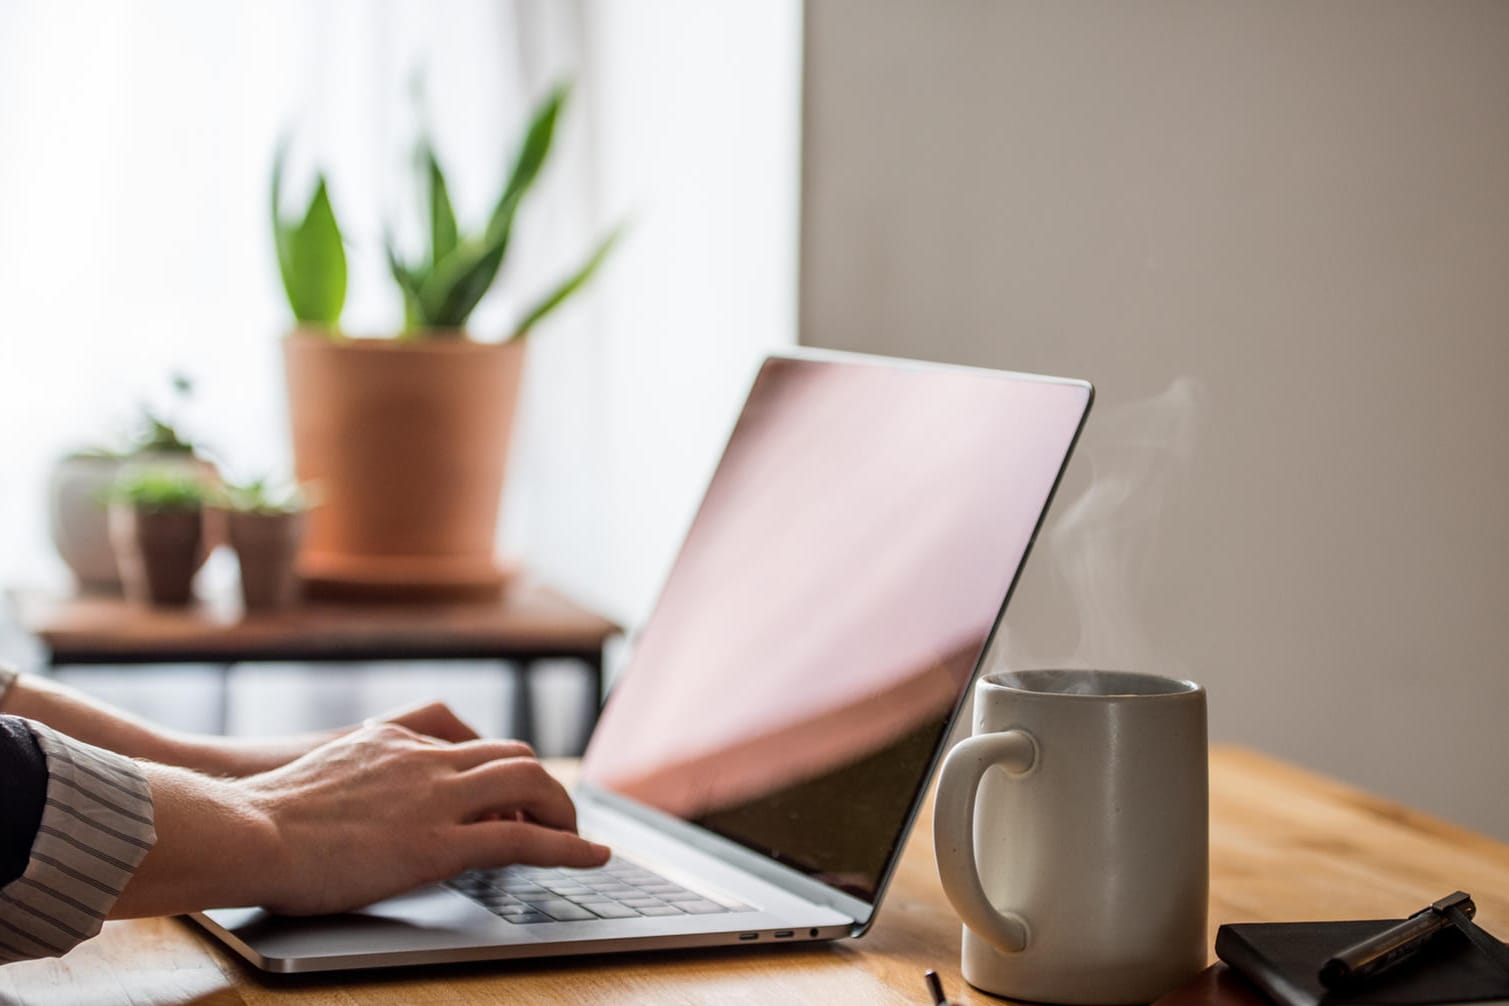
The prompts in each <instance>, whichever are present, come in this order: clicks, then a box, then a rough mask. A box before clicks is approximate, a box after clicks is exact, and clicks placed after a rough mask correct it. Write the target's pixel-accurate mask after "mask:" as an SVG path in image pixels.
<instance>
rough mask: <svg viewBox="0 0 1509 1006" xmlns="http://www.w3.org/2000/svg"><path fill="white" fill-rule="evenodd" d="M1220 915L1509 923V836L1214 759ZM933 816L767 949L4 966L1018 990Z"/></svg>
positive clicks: (197, 956) (518, 990)
mask: <svg viewBox="0 0 1509 1006" xmlns="http://www.w3.org/2000/svg"><path fill="white" fill-rule="evenodd" d="M1210 828H1211V830H1210V836H1211V918H1210V932H1211V938H1212V941H1213V940H1214V936H1215V929H1216V927H1217V926H1218V925H1220V924H1222V923H1226V922H1240V921H1282V920H1301V919H1309V920H1321V919H1344V918H1386V917H1395V916H1402V915H1405V914H1408V913H1410V912H1412V911H1414V910H1416V909H1418V908H1420V907H1422V906H1423V905H1425V904H1427V903H1429V902H1430V901H1433V900H1435V899H1436V898H1439V897H1441V896H1442V895H1444V894H1447V893H1449V892H1451V891H1452V890H1456V889H1462V890H1466V891H1469V892H1471V893H1472V894H1473V896H1474V897H1475V899H1476V901H1477V903H1478V908H1479V911H1478V921H1479V922H1481V923H1482V924H1483V925H1484V926H1485V927H1486V928H1487V929H1488V930H1489V931H1491V932H1496V933H1500V934H1502V933H1505V932H1509V845H1506V844H1505V843H1502V842H1498V841H1495V840H1493V839H1489V838H1486V837H1484V836H1481V835H1478V834H1475V833H1473V832H1470V831H1467V830H1465V829H1462V828H1457V827H1454V826H1452V825H1448V824H1445V823H1442V822H1440V821H1438V820H1435V819H1433V818H1430V817H1428V816H1426V815H1424V814H1419V813H1416V812H1414V811H1412V810H1410V809H1408V808H1405V807H1402V806H1400V805H1398V804H1395V803H1391V802H1389V801H1387V800H1383V799H1380V798H1377V797H1374V796H1371V795H1369V794H1367V793H1364V792H1361V791H1359V790H1357V789H1354V788H1351V787H1348V786H1345V785H1342V784H1341V783H1338V782H1334V781H1332V780H1329V779H1326V778H1323V777H1321V776H1317V775H1315V774H1312V773H1309V772H1306V771H1304V770H1301V769H1298V768H1295V767H1293V766H1290V765H1287V764H1284V763H1282V762H1279V761H1275V760H1273V759H1271V758H1268V757H1265V756H1263V755H1259V754H1256V753H1254V752H1251V751H1246V750H1242V749H1236V748H1217V749H1216V750H1215V751H1214V752H1213V753H1212V758H1211V825H1210ZM930 831H931V821H930V819H929V817H928V816H926V815H924V817H923V819H922V820H921V821H920V822H919V823H918V827H917V829H916V831H915V832H914V834H913V836H912V839H911V841H910V842H909V844H908V845H907V848H906V851H905V854H904V857H903V859H902V863H901V866H900V868H899V872H898V875H897V877H896V880H895V883H894V884H893V885H892V888H891V891H890V894H889V896H888V897H887V899H886V901H885V904H884V907H883V908H882V909H881V912H880V916H879V921H878V922H877V923H876V925H875V927H874V929H873V930H872V931H871V932H870V934H869V935H868V936H866V937H864V938H863V939H861V940H854V941H844V942H840V943H834V944H820V945H798V946H791V947H768V948H766V947H761V948H758V949H752V950H749V951H744V952H740V951H737V950H718V951H713V952H706V951H701V952H688V951H678V952H670V953H657V954H633V955H604V956H599V957H593V958H579V959H570V958H566V959H562V958H557V959H554V960H550V961H544V962H539V963H519V962H503V963H496V964H482V965H466V966H444V967H430V968H418V969H410V970H405V971H397V972H365V973H356V974H353V973H345V974H337V975H333V976H322V977H313V978H297V977H295V978H291V979H290V978H287V977H272V976H264V975H261V974H260V973H259V972H256V971H255V970H254V969H252V968H250V967H248V966H246V965H244V964H243V963H242V962H241V961H240V959H239V958H236V957H234V956H233V955H231V954H230V953H229V952H228V951H225V950H223V949H221V947H220V945H219V944H218V943H216V942H214V941H213V940H211V939H209V938H208V937H206V936H204V935H203V934H202V933H201V932H200V931H199V930H198V928H197V927H195V926H194V925H193V924H191V923H189V922H186V921H183V920H181V919H153V920H142V921H132V922H112V923H108V924H107V925H106V927H105V931H104V933H102V934H101V935H100V936H99V937H98V938H96V939H95V940H93V941H91V942H89V943H86V944H84V945H83V946H80V947H79V948H77V949H76V950H74V951H73V953H71V954H69V955H68V956H67V957H64V958H62V959H60V960H52V961H32V962H27V963H22V964H14V965H9V966H6V967H4V968H0V1001H3V1002H16V1003H26V1004H38V1006H44V1004H46V1006H52V1004H57V1006H81V1004H94V1003H100V1004H105V1003H111V1004H114V1003H130V1004H133V1006H169V1004H172V1006H253V1004H255V1006H261V1004H279V1006H295V1004H296V1006H356V1004H363V1006H367V1004H377V1006H385V1004H392V1006H400V1004H402V1006H410V1004H414V1006H420V1004H425V1006H430V1004H433V1006H439V1004H445V1006H472V1004H478V1006H480V1004H490V1003H509V1004H514V1003H582V1004H614V1006H619V1004H646V1006H648V1004H655V1006H674V1004H693V1003H710V1004H731V1006H746V1004H747V1006H755V1004H782V1006H784V1004H792V1006H797V1004H811V1006H838V1004H846V1003H861V1004H864V1006H923V1004H926V1003H927V1002H928V1001H929V1000H928V998H927V997H926V995H925V992H924V987H923V983H922V974H923V972H924V971H925V970H927V969H928V968H934V969H936V970H937V971H938V972H939V973H940V974H941V975H942V976H943V978H944V982H945V986H946V988H947V990H948V993H949V995H950V998H951V999H953V1000H954V1001H956V1002H958V1003H962V1004H983V1003H999V1002H1001V1001H1002V1000H1000V999H996V998H994V997H991V996H988V995H985V994H984V993H981V992H978V991H976V990H973V989H970V988H968V987H967V986H966V985H965V984H964V982H963V980H962V979H961V978H960V977H959V924H958V921H957V920H956V918H955V917H954V915H953V913H952V911H951V910H950V909H949V907H948V904H947V902H945V901H944V899H943V894H942V891H941V889H940V887H939V884H938V878H937V875H936V873H935V870H934V865H933V857H932V847H931V842H930V840H929V835H930Z"/></svg>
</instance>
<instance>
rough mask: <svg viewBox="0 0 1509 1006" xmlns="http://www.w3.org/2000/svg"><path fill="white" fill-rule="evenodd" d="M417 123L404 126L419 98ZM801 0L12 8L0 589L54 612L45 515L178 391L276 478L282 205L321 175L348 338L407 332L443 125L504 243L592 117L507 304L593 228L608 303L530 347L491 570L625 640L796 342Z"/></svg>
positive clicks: (461, 171) (555, 181) (492, 316)
mask: <svg viewBox="0 0 1509 1006" xmlns="http://www.w3.org/2000/svg"><path fill="white" fill-rule="evenodd" d="M421 77H422V79H423V92H424V93H423V97H422V98H420V99H416V98H415V97H414V92H415V90H416V81H418V80H419V79H420V78H421ZM799 78H800V9H799V5H798V3H797V2H796V0H784V2H780V3H765V2H760V0H742V2H739V3H726V4H718V5H703V4H698V3H694V2H691V0H674V2H672V0H657V2H649V3H644V4H615V3H611V2H606V0H605V2H602V3H590V2H576V3H561V2H532V3H524V2H520V3H511V2H506V0H465V2H463V0H447V2H444V3H433V2H432V3H422V2H406V0H375V2H354V0H353V2H333V0H332V2H307V0H306V2H294V0H277V2H259V3H251V2H245V3H224V4H203V3H197V2H192V0H138V2H134V3H130V4H118V3H111V2H104V0H99V2H76V0H61V2H60V0H12V2H9V3H7V4H5V5H3V6H0V311H3V313H0V430H3V433H0V581H3V582H4V583H5V584H17V583H53V584H61V583H65V582H66V576H65V574H64V572H63V568H62V566H61V564H60V563H59V561H58V560H57V559H56V557H55V555H54V554H53V552H52V549H51V546H50V544H49V543H48V540H47V531H46V520H45V500H44V497H45V485H46V478H47V473H48V470H49V467H50V465H51V463H52V462H53V460H54V459H55V458H56V457H57V456H58V455H59V454H61V453H62V452H64V451H66V450H68V449H70V448H73V447H77V446H80V445H83V444H88V443H91V442H96V441H99V440H101V439H106V438H108V437H109V436H110V435H112V434H113V433H115V432H117V431H119V430H120V429H121V428H123V427H124V426H125V425H127V424H128V423H129V420H130V418H131V416H132V415H133V413H134V411H135V408H136V405H137V403H138V402H141V401H143V400H151V401H156V402H159V403H161V402H163V401H165V400H166V398H167V380H168V375H169V374H170V373H171V372H173V371H182V372H184V373H186V374H188V375H190V376H191V377H193V378H194V380H195V383H196V386H197V391H196V396H195V400H194V402H193V403H192V406H191V407H190V408H188V409H187V410H185V412H184V417H183V418H184V421H185V423H184V424H185V425H186V426H187V427H188V428H189V429H190V430H191V431H192V433H193V434H195V435H196V436H197V437H198V438H199V439H201V440H203V441H204V442H205V443H207V444H208V445H210V447H211V448H212V449H213V451H214V452H215V454H216V456H217V457H218V458H219V459H221V461H222V462H223V463H224V464H225V465H226V466H227V467H228V468H229V469H230V470H231V471H233V472H240V473H256V472H259V471H264V470H276V469H279V468H283V467H286V465H287V463H288V448H287V434H286V421H285V419H284V406H283V390H282V378H281V371H280V361H279V356H278V337H279V335H280V334H281V333H282V332H283V331H284V330H285V329H286V328H287V326H288V315H287V309H286V307H285V305H284V302H283V297H282V291H281V288H280V286H279V282H278V278H277V272H276V265H275V263H274V260H273V253H272V249H271V242H270V240H269V225H268V219H267V217H268V209H267V202H268V191H267V190H268V177H269V170H270V165H271V159H272V153H273V150H274V147H275V145H276V143H277V140H278V138H279V137H280V136H282V135H284V134H285V133H286V134H287V135H290V136H291V137H292V161H291V163H290V172H291V174H290V180H289V188H290V189H291V192H290V193H289V195H290V196H291V197H292V198H291V199H290V202H291V203H292V202H297V201H298V200H299V199H303V198H307V194H308V191H309V188H308V187H309V185H310V183H311V180H312V177H313V170H314V168H315V166H319V167H321V168H323V169H324V170H325V171H326V172H327V173H328V175H329V177H330V182H331V186H332V196H333V199H334V202H335V206H336V211H337V213H338V214H339V216H340V219H341V221H342V224H343V226H344V228H345V231H346V235H347V239H348V242H349V249H348V254H349V255H350V256H351V282H350V293H349V296H348V301H347V308H346V314H345V318H344V322H345V325H346V327H347V328H348V329H349V330H351V331H354V332H358V333H372V334H376V333H382V332H386V331H390V330H392V329H393V328H394V327H395V326H396V324H397V322H398V320H399V313H400V308H399V301H398V298H397V295H396V293H395V291H394V290H393V289H392V286H391V283H390V282H389V281H388V280H387V277H386V274H385V268H384V266H383V262H382V256H381V251H380V247H381V245H380V241H381V234H382V228H383V226H384V223H385V222H386V221H389V220H397V221H398V222H399V225H400V233H403V228H404V227H406V226H407V227H412V222H411V221H406V218H404V217H403V210H405V209H408V208H412V207H413V205H414V202H413V200H414V187H413V183H412V180H411V178H410V177H409V175H408V173H407V168H406V160H405V159H406V156H407V153H408V150H409V149H410V147H409V145H410V144H411V142H412V139H413V137H414V135H415V130H416V128H417V122H418V121H419V116H420V115H423V117H424V119H425V121H427V122H428V124H429V126H430V128H431V129H432V131H433V133H434V134H435V136H436V138H437V145H438V148H439V151H440V154H441V157H442V160H443V161H444V162H445V163H446V164H447V165H448V166H449V170H450V175H451V177H452V187H453V189H452V190H453V195H454V198H455V202H456V204H457V207H458V211H459V213H460V215H461V217H462V220H463V223H465V222H467V221H470V222H472V224H473V225H474V226H475V225H477V223H478V221H479V220H481V219H482V218H484V217H485V215H486V212H487V209H488V206H489V204H490V201H491V199H492V198H494V196H495V194H496V191H497V189H498V187H499V185H500V182H501V178H502V176H503V174H504V172H505V171H506V169H507V167H508V165H509V160H510V158H511V156H512V154H513V150H514V143H515V140H516V139H517V137H518V135H519V132H520V129H521V127H522V125H523V122H524V119H525V117H526V116H527V113H528V110H529V106H530V103H531V102H532V101H533V100H535V99H537V98H538V97H539V95H541V94H542V93H543V91H544V90H545V88H546V87H548V86H549V84H550V83H552V82H554V81H557V80H561V79H570V80H573V81H575V83H576V87H575V91H574V93H573V97H572V102H571V105H570V107H569V109H568V112H567V115H566V117H565V119H564V122H563V129H562V132H561V134H560V137H559V146H558V148H557V150H556V152H555V155H554V157H553V159H552V163H551V164H550V166H549V167H548V169H547V174H546V176H545V177H544V178H543V180H542V185H541V186H540V191H539V192H538V194H537V197H536V198H535V199H534V200H533V202H532V203H531V204H530V205H529V206H528V207H527V208H526V211H525V213H524V214H523V215H522V216H521V220H520V232H519V234H518V236H517V238H516V240H515V243H514V247H513V249H512V251H511V261H510V263H509V265H508V266H507V267H506V269H505V274H504V282H503V283H502V284H501V285H500V287H501V288H500V290H499V291H498V293H497V295H496V296H493V297H491V298H489V300H488V301H486V302H484V304H483V306H482V308H481V309H480V310H479V311H478V313H477V315H476V317H475V324H474V331H475V332H476V333H477V334H478V335H479V336H482V337H487V336H489V335H495V334H498V333H501V332H502V331H503V330H505V328H506V326H507V324H508V322H509V320H510V319H511V318H513V317H515V316H516V315H517V312H518V310H519V308H520V305H521V304H522V303H524V302H526V301H528V300H529V299H531V297H532V296H533V295H534V294H536V293H538V292H539V291H540V290H541V289H542V288H543V287H544V286H545V285H546V284H548V283H549V282H550V281H551V280H552V279H553V278H555V277H557V276H559V275H560V274H561V273H563V272H564V271H566V270H567V269H568V268H570V267H571V266H572V265H574V264H575V262H576V261H577V260H578V259H579V258H580V256H581V255H582V254H583V253H584V252H585V251H586V250H587V249H588V248H589V246H590V245H591V244H592V242H593V241H594V239H595V238H596V237H597V236H598V235H599V234H601V233H602V232H603V231H604V230H606V228H608V227H610V226H612V225H614V224H615V223H617V222H619V221H622V220H628V221H629V224H630V230H629V232H628V237H627V239H626V240H625V241H624V243H623V244H622V245H621V246H620V248H619V249H618V252H617V253H616V255H615V256H614V258H613V260H612V261H611V262H610V264H609V266H608V267H607V268H606V269H605V270H604V272H603V273H602V274H601V275H600V277H599V280H598V282H597V284H596V286H595V288H594V289H593V290H592V291H591V292H590V293H589V294H588V295H587V296H585V297H583V298H582V299H580V300H579V301H578V302H576V303H575V304H573V305H571V306H568V307H567V308H565V309H564V310H563V311H562V312H561V313H560V314H558V315H557V316H556V317H555V318H554V319H553V321H551V322H549V323H547V325H545V326H542V327H541V329H540V330H539V331H538V332H537V333H536V336H534V337H532V344H531V360H530V364H529V371H528V376H527V378H526V388H525V404H524V415H523V416H522V419H521V424H520V428H519V430H518V434H517V438H516V442H515V453H514V459H513V462H514V463H513V472H512V476H513V477H512V481H511V484H510V488H509V492H508V499H507V501H506V503H505V510H506V513H505V520H504V524H503V531H502V535H503V538H504V540H503V542H502V547H503V549H504V550H505V551H507V552H509V553H512V554H514V555H516V556H518V557H520V558H522V559H523V560H525V561H526V562H527V563H528V564H529V565H530V566H531V567H533V568H535V569H537V570H538V571H539V572H540V573H541V574H542V575H544V576H546V577H547V578H549V579H551V580H554V581H555V582H557V583H559V584H560V585H562V586H564V587H565V588H567V589H568V590H571V591H573V592H574V593H576V594H578V595H579V596H581V597H583V599H585V600H587V601H589V602H591V603H594V604H596V605H598V606H600V607H601V608H603V609H604V610H605V611H607V612H608V613H609V614H612V615H614V616H616V617H619V618H621V619H624V620H625V621H627V622H628V623H630V624H633V623H635V622H637V621H638V619H639V618H640V617H642V615H643V614H644V612H645V610H646V608H647V607H648V605H649V603H650V601H651V599H652V596H653V593H654V589H655V586H656V584H657V583H658V580H659V578H660V577H661V575H662V573H663V570H664V568H665V565H666V563H667V562H668V561H669V558H670V556H671V554H672V551H673V549H674V546H675V543H676V541H677V539H678V538H679V535H680V532H681V529H682V527H683V526H684V524H685V522H686V521H687V520H688V519H689V517H690V514H691V510H692V507H693V506H694V505H695V502H696V500H697V497H698V495H699V493H700V490H701V486H702V484H703V482H704V481H705V479H706V477H707V475H708V473H709V471H710V468H711V465H712V464H713V462H714V461H715V460H716V455H717V451H718V448H719V446H720V445H721V442H722V439H723V436H724V434H725V432H726V430H727V428H728V425H729V423H730V422H731V421H732V418H733V415H734V412H735V410H736V408H737V404H738V400H739V397H740V395H741V393H742V389H743V386H744V384H745V382H746V381H747V380H748V378H749V376H750V375H751V374H752V370H753V366H754V363H755V361H756V360H757V359H758V357H759V356H760V355H761V354H762V353H763V352H765V351H767V350H769V349H771V348H775V347H778V346H781V345H784V344H789V343H792V342H794V341H795V316H796V304H795V286H796V242H797V184H798V132H799V114H800V113H799V105H800V101H799V88H800V83H799Z"/></svg>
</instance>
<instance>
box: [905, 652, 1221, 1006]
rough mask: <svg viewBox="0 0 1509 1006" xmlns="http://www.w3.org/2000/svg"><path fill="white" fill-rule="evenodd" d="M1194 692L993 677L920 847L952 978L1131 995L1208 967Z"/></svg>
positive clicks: (1205, 800)
mask: <svg viewBox="0 0 1509 1006" xmlns="http://www.w3.org/2000/svg"><path fill="white" fill-rule="evenodd" d="M1208 818H1209V786H1208V763H1207V753H1206V729H1205V691H1204V689H1202V688H1201V687H1200V686H1199V685H1197V684H1195V683H1193V682H1190V681H1176V680H1173V679H1170V678H1162V677H1157V676H1155V675H1151V674H1132V673H1124V672H1115V671H1057V670H1054V671H1020V672H1011V673H1003V674H993V675H990V676H988V677H986V678H983V679H982V680H981V681H980V682H979V683H978V684H977V685H976V687H975V711H974V736H972V737H969V738H966V739H965V740H964V741H962V742H960V743H959V744H958V745H957V746H955V747H954V749H953V750H952V751H951V752H949V755H948V758H947V760H945V762H944V764H943V771H942V775H941V777H940V778H939V780H938V795H937V799H936V802H935V805H934V817H933V844H934V848H935V850H936V852H937V857H938V873H939V876H940V878H941V879H942V881H943V889H944V892H945V893H946V894H947V895H948V899H949V901H950V902H951V903H952V904H953V906H954V909H955V911H957V912H958V913H959V915H960V917H961V918H962V919H963V920H964V947H963V966H964V977H965V979H966V980H967V981H968V982H969V983H970V984H971V985H974V986H975V987H977V988H979V989H983V990H984V991H986V992H991V993H995V994H997V995H1003V996H1009V997H1011V998H1013V999H1031V1000H1035V1001H1038V1002H1052V1003H1100V1004H1119V1003H1145V1002H1150V1001H1152V1000H1153V999H1156V998H1158V997H1159V996H1160V995H1162V994H1163V993H1165V992H1167V991H1169V990H1171V989H1172V988H1174V987H1175V986H1177V985H1179V984H1181V983H1182V982H1184V981H1185V980H1187V979H1188V978H1190V977H1192V976H1194V975H1195V974H1196V973H1198V972H1199V971H1200V970H1201V969H1202V968H1203V967H1205V963H1206V930H1205V918H1206V910H1207V903H1208V898H1209V852H1208V849H1209V824H1208Z"/></svg>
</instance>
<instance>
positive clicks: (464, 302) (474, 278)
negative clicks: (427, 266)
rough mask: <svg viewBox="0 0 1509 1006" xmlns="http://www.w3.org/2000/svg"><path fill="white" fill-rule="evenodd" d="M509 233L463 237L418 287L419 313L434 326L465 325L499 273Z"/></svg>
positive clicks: (427, 322) (451, 326) (427, 323)
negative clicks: (474, 237) (493, 236)
mask: <svg viewBox="0 0 1509 1006" xmlns="http://www.w3.org/2000/svg"><path fill="white" fill-rule="evenodd" d="M507 245H508V235H507V234H501V235H498V236H497V237H496V238H493V239H491V240H489V239H487V238H484V239H483V240H482V241H464V242H462V243H461V244H460V245H458V246H457V248H456V250H455V251H453V252H451V254H450V255H448V256H446V259H445V261H444V262H441V263H440V265H439V266H437V267H436V268H435V270H434V271H433V272H432V273H430V275H429V276H426V277H425V278H424V281H423V283H422V284H421V286H420V288H419V313H420V320H421V321H422V322H423V324H424V325H426V326H427V327H431V328H463V327H465V325H466V322H467V319H468V318H470V317H471V313H472V312H473V311H474V310H476V308H477V305H478V304H479V303H481V301H482V298H483V296H485V295H486V294H487V290H488V288H489V287H491V286H492V283H493V279H494V277H496V276H497V275H498V267H499V266H500V265H501V264H502V263H503V253H504V250H505V249H506V248H507Z"/></svg>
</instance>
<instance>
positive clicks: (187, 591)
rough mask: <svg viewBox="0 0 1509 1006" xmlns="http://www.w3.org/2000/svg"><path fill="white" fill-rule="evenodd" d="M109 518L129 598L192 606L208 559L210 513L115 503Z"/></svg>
mask: <svg viewBox="0 0 1509 1006" xmlns="http://www.w3.org/2000/svg"><path fill="white" fill-rule="evenodd" d="M109 519H110V542H111V544H112V545H114V546H115V559H116V563H117V564H118V565H119V566H120V572H121V582H122V584H123V585H124V586H125V588H126V597H127V598H129V599H131V600H133V601H137V602H140V603H143V604H156V605H163V606H169V607H183V606H184V605H186V604H188V603H189V601H190V600H192V599H193V596H194V592H193V587H194V574H195V573H197V572H199V567H200V565H202V564H203V562H204V557H205V548H204V511H203V510H200V509H193V510H140V509H137V508H136V507H132V506H127V505H123V504H119V503H115V504H111V506H110V518H109Z"/></svg>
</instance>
